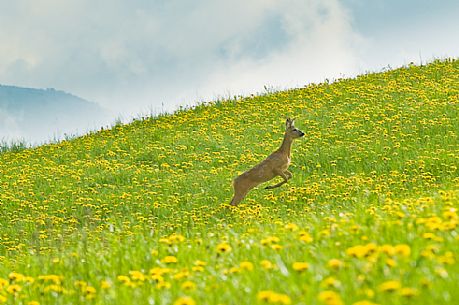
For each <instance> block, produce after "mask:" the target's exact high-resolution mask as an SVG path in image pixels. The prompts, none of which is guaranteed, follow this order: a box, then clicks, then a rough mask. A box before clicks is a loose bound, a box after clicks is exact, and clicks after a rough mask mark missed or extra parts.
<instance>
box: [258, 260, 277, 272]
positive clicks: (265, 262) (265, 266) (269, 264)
mask: <svg viewBox="0 0 459 305" xmlns="http://www.w3.org/2000/svg"><path fill="white" fill-rule="evenodd" d="M260 265H261V267H262V268H263V269H266V270H271V269H274V268H275V265H274V264H273V263H272V262H270V261H268V260H266V259H265V260H262V261H261V262H260Z"/></svg>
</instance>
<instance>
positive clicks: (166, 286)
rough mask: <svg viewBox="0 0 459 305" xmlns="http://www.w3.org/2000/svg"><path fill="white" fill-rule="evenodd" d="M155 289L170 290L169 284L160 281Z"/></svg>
mask: <svg viewBox="0 0 459 305" xmlns="http://www.w3.org/2000/svg"><path fill="white" fill-rule="evenodd" d="M156 288H158V289H169V288H171V283H169V282H166V281H161V282H158V283H157V284H156Z"/></svg>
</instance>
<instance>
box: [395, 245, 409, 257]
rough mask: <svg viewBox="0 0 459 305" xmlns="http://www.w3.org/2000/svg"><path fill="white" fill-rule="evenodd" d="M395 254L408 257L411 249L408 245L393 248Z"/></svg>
mask: <svg viewBox="0 0 459 305" xmlns="http://www.w3.org/2000/svg"><path fill="white" fill-rule="evenodd" d="M394 250H395V253H396V254H397V255H400V256H403V257H409V256H410V254H411V248H410V246H408V245H405V244H401V245H396V246H395V247H394Z"/></svg>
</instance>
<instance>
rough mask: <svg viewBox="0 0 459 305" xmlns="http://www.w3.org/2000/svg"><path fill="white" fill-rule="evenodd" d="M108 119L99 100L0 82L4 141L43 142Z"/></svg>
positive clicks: (0, 130)
mask: <svg viewBox="0 0 459 305" xmlns="http://www.w3.org/2000/svg"><path fill="white" fill-rule="evenodd" d="M107 118H108V115H107V113H106V111H105V110H104V109H103V108H101V107H100V106H99V105H97V104H96V103H93V102H89V101H87V100H84V99H82V98H80V97H77V96H75V95H72V94H70V93H67V92H64V91H59V90H55V89H52V88H49V89H32V88H21V87H15V86H4V85H0V140H2V139H3V140H7V141H9V140H14V139H25V140H26V141H29V142H43V141H47V140H52V139H54V138H62V137H63V136H64V134H74V133H82V132H85V131H87V130H88V129H94V128H96V127H98V126H100V125H101V124H102V122H103V121H106V120H107Z"/></svg>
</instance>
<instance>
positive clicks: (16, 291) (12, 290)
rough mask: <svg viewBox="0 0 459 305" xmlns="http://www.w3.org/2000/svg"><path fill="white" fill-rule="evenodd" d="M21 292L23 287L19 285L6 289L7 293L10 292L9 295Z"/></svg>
mask: <svg viewBox="0 0 459 305" xmlns="http://www.w3.org/2000/svg"><path fill="white" fill-rule="evenodd" d="M21 290H22V288H21V286H19V285H17V284H13V285H9V286H8V288H6V292H8V293H9V294H16V293H18V292H19V291H21Z"/></svg>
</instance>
